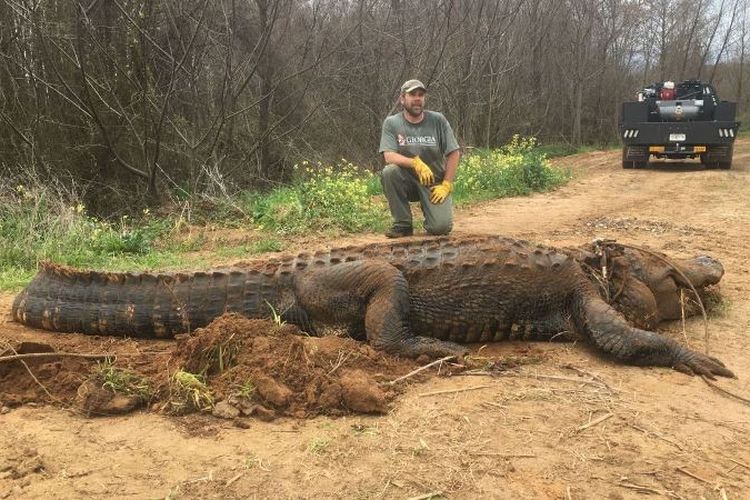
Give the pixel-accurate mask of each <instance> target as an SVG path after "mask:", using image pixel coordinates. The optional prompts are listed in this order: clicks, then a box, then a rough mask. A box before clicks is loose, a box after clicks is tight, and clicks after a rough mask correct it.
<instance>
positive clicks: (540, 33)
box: [0, 0, 747, 214]
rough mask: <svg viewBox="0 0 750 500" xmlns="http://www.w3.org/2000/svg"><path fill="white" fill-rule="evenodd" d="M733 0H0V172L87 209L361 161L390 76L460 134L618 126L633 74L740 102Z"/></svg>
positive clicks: (608, 136) (386, 106) (390, 101)
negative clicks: (421, 88)
mask: <svg viewBox="0 0 750 500" xmlns="http://www.w3.org/2000/svg"><path fill="white" fill-rule="evenodd" d="M746 4H747V0H435V1H426V2H423V1H416V0H360V1H351V0H306V1H302V0H85V1H76V0H74V1H59V0H58V1H53V0H48V1H44V0H0V166H1V167H2V171H1V172H0V177H2V179H4V180H6V181H7V182H10V181H8V180H11V181H13V182H16V181H18V182H26V181H28V182H31V181H37V182H53V181H54V182H57V183H60V184H61V185H63V186H69V187H70V188H71V189H77V190H82V191H84V195H85V196H86V199H87V203H88V204H89V206H90V208H92V209H93V210H94V211H97V212H99V213H100V214H107V213H114V212H117V211H118V210H119V211H122V210H125V209H127V208H128V207H131V206H134V205H138V204H140V203H160V202H164V201H166V200H167V199H170V198H172V199H174V198H179V197H189V196H192V195H196V194H201V195H204V194H207V195H223V194H226V193H227V192H230V191H233V190H235V189H238V188H253V189H255V188H261V187H263V186H264V185H268V184H273V183H278V182H285V181H286V180H287V179H288V178H289V176H290V175H291V173H292V170H293V169H292V166H293V165H294V163H295V162H299V161H301V160H303V159H306V160H310V161H316V160H322V161H331V160H334V159H337V158H341V157H344V158H346V159H347V160H348V161H353V162H355V163H357V164H360V165H364V166H368V167H375V166H377V165H378V162H379V160H378V158H377V155H376V150H377V145H378V141H379V134H380V125H381V123H382V120H383V118H384V117H385V116H386V115H387V114H389V113H391V112H393V111H394V110H395V109H396V101H397V95H398V88H399V85H400V83H401V82H403V81H404V80H406V79H408V78H413V77H416V78H420V79H421V80H423V81H424V82H425V83H426V84H427V85H428V86H429V90H430V92H429V102H428V107H432V108H434V109H439V110H441V111H442V112H444V113H445V114H446V115H447V116H448V117H449V119H450V121H451V122H452V124H453V126H454V128H455V131H456V133H457V135H458V137H459V140H460V142H461V143H462V144H465V145H471V146H477V147H496V146H499V145H501V144H504V143H505V142H507V141H508V139H509V138H510V137H511V136H512V135H513V134H522V135H532V136H536V137H538V138H539V139H540V140H541V141H543V142H567V143H570V144H572V145H580V144H586V143H604V142H612V141H615V140H616V139H617V130H616V123H617V113H618V109H619V104H620V102H621V101H622V100H623V99H626V98H629V97H631V96H632V95H633V93H634V91H635V90H636V89H637V88H638V87H639V86H640V85H642V84H644V83H650V82H653V81H657V80H664V79H672V80H680V79H684V78H701V79H706V80H712V81H713V82H714V83H715V84H716V85H717V87H718V89H719V91H720V92H721V95H722V97H723V98H725V99H732V100H738V101H740V106H741V109H743V103H744V102H746V101H747V98H746V97H745V94H746V93H747V92H746V91H744V90H743V82H744V80H745V79H746V78H747V77H746V75H745V73H746V71H745V70H744V58H745V41H746V40H747V30H746V21H747V12H746V11H747V5H746Z"/></svg>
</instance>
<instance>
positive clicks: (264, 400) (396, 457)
mask: <svg viewBox="0 0 750 500" xmlns="http://www.w3.org/2000/svg"><path fill="white" fill-rule="evenodd" d="M619 156H620V153H619V151H607V152H595V153H590V154H585V155H579V156H575V157H569V158H565V159H562V160H559V161H560V162H561V163H562V164H565V165H568V166H570V167H571V168H573V169H574V171H575V172H576V178H575V180H573V181H572V182H571V183H570V184H569V185H568V186H565V187H564V188H562V189H560V190H558V191H555V192H552V193H547V194H538V195H534V196H531V197H528V198H517V199H509V200H501V201H497V202H492V203H487V204H484V205H482V206H479V207H474V208H471V209H467V210H459V211H458V212H457V220H456V233H458V234H469V233H492V234H504V235H507V236H512V237H518V238H524V239H528V240H531V241H533V242H538V243H544V244H548V245H559V246H563V245H577V244H579V243H583V242H586V241H589V240H591V239H592V238H594V237H603V238H614V239H617V240H619V241H622V242H624V243H631V244H636V245H644V246H650V247H651V248H655V249H658V250H661V251H664V252H665V253H668V254H670V255H674V256H682V257H687V256H692V255H695V254H698V253H708V254H710V255H712V256H714V257H716V258H718V259H719V260H721V262H722V263H723V264H724V266H725V268H726V271H727V272H726V275H725V277H724V279H723V280H722V283H721V291H722V293H723V297H724V301H723V302H722V304H721V307H720V310H719V312H718V313H717V314H714V315H713V316H712V317H711V319H710V322H709V331H710V334H711V337H710V350H711V353H712V354H713V355H715V356H717V357H719V358H720V359H722V360H723V361H724V362H725V363H726V364H727V365H728V366H729V367H730V368H731V369H732V370H734V372H735V373H736V374H737V375H738V378H737V379H736V380H726V379H723V380H719V381H718V382H717V386H718V387H720V388H723V389H725V390H727V391H730V392H731V393H733V394H736V395H739V396H742V397H744V398H750V355H749V354H748V348H747V341H746V337H747V332H748V326H749V324H750V296H749V295H748V290H750V274H749V273H748V269H749V268H750V266H748V264H747V256H748V252H747V250H746V248H747V245H748V244H747V241H748V240H750V203H749V202H748V200H750V182H749V181H750V142H748V141H743V142H740V143H738V145H737V148H736V152H735V163H734V167H733V169H732V170H729V171H721V170H703V169H702V168H701V167H700V165H698V164H697V163H693V162H682V163H676V164H671V165H669V166H666V165H664V164H655V163H652V164H651V166H650V167H649V168H648V169H645V170H623V169H622V168H621V166H620V161H619V160H620V158H619ZM240 237H241V236H240ZM380 239H381V237H380V236H378V235H365V236H360V237H355V238H351V242H368V241H379V240H380ZM347 242H349V241H347ZM312 243H314V244H316V245H317V246H325V245H327V244H332V242H327V241H322V240H321V241H314V242H312ZM336 244H342V241H341V240H339V241H337V242H336ZM302 245H303V243H300V244H299V245H298V246H300V247H301V246H302ZM310 245H311V242H310V241H306V242H304V246H307V247H309V246H310ZM11 301H12V296H10V295H5V296H2V297H0V308H2V310H3V311H8V310H9V309H10V304H11ZM663 331H664V333H665V334H666V335H669V336H671V337H673V338H675V339H677V340H679V341H680V342H688V343H689V344H690V345H691V346H692V347H694V348H696V349H703V346H704V327H703V324H702V322H701V320H700V319H689V320H688V321H687V322H686V324H685V325H684V328H683V325H682V324H681V322H676V323H672V324H667V325H664V329H663ZM0 341H2V345H3V346H5V347H0V351H3V350H7V345H8V344H9V345H12V346H13V347H15V348H17V349H20V350H21V351H26V352H35V351H43V350H45V349H46V348H47V347H46V346H51V347H53V348H54V349H56V350H59V351H67V352H79V353H115V354H117V360H116V361H115V363H114V365H113V367H114V368H117V369H118V370H127V371H128V372H129V373H133V374H138V375H139V376H141V377H144V378H146V379H148V380H149V383H150V389H149V392H148V395H144V394H142V393H139V392H138V391H137V390H134V391H133V393H132V394H130V395H129V396H123V397H118V398H112V397H111V393H107V392H106V391H105V392H104V393H102V392H101V390H100V388H101V385H102V380H103V379H102V378H101V377H102V373H103V370H105V369H106V365H97V364H96V361H94V360H88V359H80V358H64V359H55V360H52V359H45V358H41V359H30V360H28V363H27V366H28V370H27V369H26V368H25V367H22V366H20V365H18V364H17V363H16V364H14V365H12V366H11V365H9V364H7V363H6V364H5V365H4V366H2V365H0V381H2V382H0V387H2V391H0V406H2V410H1V411H2V414H0V450H2V452H1V453H0V498H15V497H25V498H41V497H57V498H82V497H86V498H123V497H133V498H165V497H166V498H363V499H364V498H368V499H369V498H430V497H432V498H440V497H442V498H466V499H468V498H472V499H473V498H513V499H515V498H559V499H579V498H610V499H625V498H642V497H644V496H653V497H656V498H658V497H666V498H685V499H694V498H716V499H722V498H731V499H735V498H750V436H749V435H748V432H749V431H750V405H748V404H747V403H746V402H743V401H741V400H739V399H737V398H734V397H732V396H731V395H729V394H727V393H724V392H721V391H720V390H718V389H717V388H716V387H711V386H709V385H707V384H706V383H705V382H704V381H703V380H701V379H700V378H695V377H688V376H686V375H683V374H681V373H677V372H674V371H671V370H669V369H664V368H639V367H630V366H622V365H618V364H615V363H613V362H611V361H608V360H606V359H603V358H601V357H599V356H597V355H596V353H594V352H593V351H592V350H591V349H590V348H588V347H587V346H586V345H583V344H561V343H553V344H549V343H528V342H507V343H498V344H493V345H488V346H486V347H481V346H474V349H473V351H474V356H475V358H476V360H477V362H478V363H480V364H487V365H489V364H493V363H494V365H493V366H494V367H495V370H493V376H489V375H471V374H470V373H467V372H466V371H465V370H463V371H462V369H461V368H460V367H456V366H452V365H449V364H446V365H443V366H442V367H441V368H440V370H439V371H437V370H433V371H430V372H429V373H427V372H424V373H421V374H419V375H417V376H414V377H410V378H409V379H407V380H406V381H404V382H398V383H395V384H388V381H391V380H394V379H396V378H398V377H399V376H401V375H404V374H407V373H409V372H410V371H411V370H413V369H414V368H415V367H417V366H418V363H416V362H415V361H411V360H396V359H392V358H389V357H386V356H383V355H382V354H380V353H378V352H375V351H373V350H372V349H370V348H369V347H368V346H366V345H363V344H361V343H357V342H355V341H352V340H348V339H339V338H329V339H322V340H321V339H309V338H305V337H300V336H298V335H297V334H296V332H295V331H294V329H293V328H291V327H288V326H279V325H276V324H274V323H273V322H249V321H247V320H244V319H242V318H237V317H225V318H222V319H221V321H219V322H217V323H215V324H213V325H211V326H210V327H208V328H206V329H205V330H204V331H202V332H198V334H197V335H196V336H195V337H194V338H191V339H183V340H182V341H180V342H165V341H159V342H157V341H135V340H123V339H109V338H102V337H85V336H82V335H70V334H51V333H46V332H40V331H35V330H31V329H27V328H24V327H22V326H20V325H17V324H15V323H11V322H10V319H9V317H8V316H7V314H6V315H5V317H4V322H3V324H2V326H1V327H0ZM219 346H221V351H219V350H218V347H219ZM480 347H481V349H480ZM218 352H221V356H219V358H220V359H221V364H222V365H223V366H221V367H218V365H217V364H216V363H217V359H218V358H217V356H216V353H218ZM302 361H304V362H302ZM97 366H98V367H97ZM181 366H190V367H192V368H191V369H193V370H204V369H205V371H206V372H207V373H208V374H209V384H210V385H211V387H212V388H213V394H212V396H213V398H214V400H213V402H214V403H216V402H218V401H224V403H223V404H221V405H217V406H219V408H220V410H219V411H216V413H217V414H218V416H215V415H212V414H211V413H209V412H197V413H196V412H193V413H188V414H184V413H186V412H188V411H189V410H190V408H189V404H188V403H186V402H185V401H188V402H190V401H193V402H194V403H195V406H198V407H208V406H209V404H208V403H206V400H203V399H201V396H200V394H201V393H200V391H196V390H194V389H195V388H194V387H193V388H192V389H191V388H188V390H187V394H188V396H192V399H191V398H190V397H188V398H187V399H185V398H182V399H180V398H179V397H178V396H180V395H181V394H180V393H179V391H177V390H176V389H175V385H174V383H173V382H171V380H172V379H171V374H173V373H174V371H175V370H176V369H177V368H179V367H181ZM29 373H33V374H34V376H35V377H36V379H37V380H38V383H37V381H35V380H34V379H33V378H32V377H31V375H30V374H29ZM97 377H99V378H97ZM138 380H141V379H138ZM248 381H251V382H252V383H249V382H248ZM134 385H135V386H136V387H137V386H138V384H134ZM42 386H44V388H42ZM182 396H184V394H182ZM186 405H187V406H186ZM133 408H136V409H135V410H133ZM117 412H125V413H123V414H121V415H114V416H112V415H110V416H99V415H100V414H101V413H117Z"/></svg>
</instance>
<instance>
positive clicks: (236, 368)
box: [0, 314, 417, 419]
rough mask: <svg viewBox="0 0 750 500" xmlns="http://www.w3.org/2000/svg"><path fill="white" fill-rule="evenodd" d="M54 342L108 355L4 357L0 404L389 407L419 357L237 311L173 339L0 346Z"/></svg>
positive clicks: (311, 412) (266, 411)
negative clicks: (382, 350) (406, 356)
mask: <svg viewBox="0 0 750 500" xmlns="http://www.w3.org/2000/svg"><path fill="white" fill-rule="evenodd" d="M75 337H77V339H76V340H75V342H72V338H75ZM54 352H69V353H70V352H93V353H95V352H107V353H110V354H112V355H113V356H114V357H113V358H110V359H107V360H101V359H99V360H94V359H88V358H78V357H65V356H62V357H57V356H56V357H40V358H27V359H24V360H23V362H21V361H12V362H4V363H0V386H1V387H3V395H2V399H1V400H0V404H1V405H4V406H10V407H12V406H18V405H21V404H27V403H40V402H45V403H50V402H51V403H54V404H59V405H62V406H66V407H71V408H74V409H76V410H78V411H80V412H81V413H83V414H84V415H88V416H92V415H111V414H118V413H125V412H128V411H132V410H133V409H136V408H142V407H147V408H151V409H152V410H158V411H164V412H166V413H173V414H184V413H191V412H195V411H205V412H212V413H213V414H214V415H216V416H219V417H224V418H236V417H240V416H250V415H252V416H255V417H258V418H262V419H272V418H275V417H277V416H291V417H295V418H307V417H313V416H316V415H343V414H347V413H352V412H356V413H385V412H386V411H387V410H388V405H389V403H390V402H391V401H392V400H393V398H394V397H395V396H396V395H397V392H398V389H397V388H394V387H393V386H390V385H388V384H384V383H383V382H387V381H389V380H392V379H394V378H397V377H399V376H400V375H403V374H406V373H408V372H410V371H411V370H413V369H414V368H416V366H417V365H416V363H415V362H414V361H413V360H404V359H398V358H394V357H391V356H387V355H384V354H383V353H380V352H378V351H375V350H374V349H372V348H371V347H370V346H369V345H367V344H366V343H363V342H358V341H355V340H352V339H349V338H340V337H323V338H314V337H307V336H305V335H304V334H302V333H301V332H300V331H299V330H298V329H297V328H296V327H295V326H293V325H287V324H281V325H279V324H275V323H273V322H272V321H268V320H251V319H247V318H244V317H242V316H239V315H234V314H227V315H224V316H222V317H220V318H217V319H216V320H215V321H214V322H213V323H211V324H210V325H208V326H207V327H205V328H201V329H198V330H196V331H195V332H193V334H192V335H189V336H184V337H182V338H180V339H178V340H177V341H176V342H171V343H164V342H155V341H153V342H150V341H138V342H134V341H132V340H126V339H117V340H114V341H113V340H112V339H107V338H101V337H87V336H83V335H75V334H71V335H60V336H58V337H50V341H49V342H36V343H30V342H20V343H16V344H15V345H10V344H8V345H7V346H6V349H5V350H4V352H3V353H2V355H4V356H9V355H13V354H15V353H19V354H22V353H54Z"/></svg>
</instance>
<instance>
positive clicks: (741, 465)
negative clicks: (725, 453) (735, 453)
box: [727, 458, 750, 470]
mask: <svg viewBox="0 0 750 500" xmlns="http://www.w3.org/2000/svg"><path fill="white" fill-rule="evenodd" d="M727 460H729V461H730V462H734V463H736V464H737V465H739V466H740V467H744V468H746V469H747V470H750V465H747V464H743V463H742V462H739V461H737V460H735V459H733V458H727Z"/></svg>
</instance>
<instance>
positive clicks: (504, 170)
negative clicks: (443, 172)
mask: <svg viewBox="0 0 750 500" xmlns="http://www.w3.org/2000/svg"><path fill="white" fill-rule="evenodd" d="M569 178H570V173H569V172H566V171H563V170H560V169H557V168H555V167H553V166H551V165H550V163H549V160H548V159H547V157H546V155H545V154H544V152H542V151H541V150H540V149H538V148H537V146H536V140H535V139H534V138H522V137H520V136H517V135H516V136H514V137H513V139H512V140H511V142H510V143H509V144H508V145H507V146H505V147H503V148H499V149H492V150H489V151H487V150H483V151H478V152H475V153H472V154H469V155H467V156H465V157H464V158H463V160H462V162H461V166H460V167H459V171H458V176H457V178H456V185H455V197H456V199H457V201H459V202H462V201H463V202H466V201H471V200H487V199H492V198H503V197H507V196H518V195H527V194H529V193H531V192H534V191H546V190H549V189H552V188H554V187H556V186H559V185H560V184H563V183H564V182H566V181H567V180H568V179H569Z"/></svg>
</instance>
